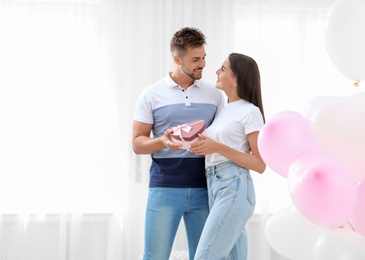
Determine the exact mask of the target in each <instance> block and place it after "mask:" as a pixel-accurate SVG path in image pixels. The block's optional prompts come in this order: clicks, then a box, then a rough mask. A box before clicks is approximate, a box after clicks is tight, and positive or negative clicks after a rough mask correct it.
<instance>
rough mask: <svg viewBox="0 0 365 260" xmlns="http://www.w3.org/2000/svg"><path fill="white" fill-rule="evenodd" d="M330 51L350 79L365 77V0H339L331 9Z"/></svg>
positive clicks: (327, 41) (327, 36)
mask: <svg viewBox="0 0 365 260" xmlns="http://www.w3.org/2000/svg"><path fill="white" fill-rule="evenodd" d="M324 41H325V44H326V48H327V52H328V54H329V56H330V58H331V60H332V62H333V63H334V64H335V66H336V67H337V69H338V70H339V71H340V72H341V73H342V74H343V75H344V76H345V77H347V78H348V79H350V80H354V81H357V80H364V79H365V51H364V46H365V1H364V0H338V1H336V2H335V3H334V4H332V6H331V7H330V9H329V12H328V15H327V20H326V24H325V31H324Z"/></svg>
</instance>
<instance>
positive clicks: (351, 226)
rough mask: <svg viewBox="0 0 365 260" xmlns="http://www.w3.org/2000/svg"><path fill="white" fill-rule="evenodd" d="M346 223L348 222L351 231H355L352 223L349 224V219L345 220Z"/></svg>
mask: <svg viewBox="0 0 365 260" xmlns="http://www.w3.org/2000/svg"><path fill="white" fill-rule="evenodd" d="M347 224H349V226H350V228H351V229H352V231H355V228H354V226H353V225H351V223H350V221H347Z"/></svg>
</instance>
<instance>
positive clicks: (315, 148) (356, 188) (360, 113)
mask: <svg viewBox="0 0 365 260" xmlns="http://www.w3.org/2000/svg"><path fill="white" fill-rule="evenodd" d="M363 94H364V95H365V92H364V93H359V94H356V95H353V96H349V97H331V96H323V97H318V98H315V99H313V100H312V101H311V102H309V103H308V104H307V105H306V107H305V109H304V110H305V112H304V114H301V113H298V112H295V111H282V112H279V113H277V114H276V115H274V116H273V117H271V118H270V119H269V120H268V121H267V123H266V124H265V125H264V127H263V129H262V130H261V132H260V134H259V138H258V145H259V149H260V153H261V156H262V158H263V160H264V161H265V162H266V164H267V165H268V166H269V167H270V168H271V169H272V170H274V171H275V172H276V173H278V174H279V175H281V176H283V177H284V178H287V180H288V187H289V193H290V196H291V199H292V201H293V207H294V209H291V210H286V211H283V212H281V213H276V214H278V215H276V214H274V215H273V216H272V217H271V218H273V219H271V218H270V219H269V221H268V223H267V226H266V234H267V239H268V241H269V244H271V242H272V243H273V244H271V246H272V247H273V248H274V249H275V250H276V251H278V252H279V253H281V254H283V255H284V256H286V257H289V256H290V257H289V258H290V259H306V260H308V259H318V260H327V259H331V260H334V259H340V258H338V257H339V256H340V255H344V254H346V255H347V256H348V257H349V258H346V259H365V162H364V155H365V138H364V133H365V120H364V119H365V104H362V102H360V101H359V100H360V96H362V95H363ZM293 211H297V213H296V212H293ZM288 214H289V215H292V216H294V217H296V218H297V220H296V221H297V223H295V224H293V225H292V226H290V225H288V223H290V221H289V222H288V223H285V222H282V224H283V225H285V226H280V224H275V223H278V222H279V223H281V220H280V219H278V216H281V218H282V217H283V215H284V219H285V218H288V216H286V217H285V215H288ZM299 214H300V215H301V216H303V217H304V218H305V219H307V220H308V221H309V222H310V223H304V222H305V221H304V220H302V219H298V215H299ZM275 215H276V216H275ZM293 221H294V220H292V221H291V222H293ZM275 225H279V226H280V228H279V230H277V229H278V228H277V227H275ZM316 226H318V227H316ZM304 227H305V228H304ZM320 227H321V228H320ZM341 227H346V228H345V230H341V231H338V229H339V228H341ZM285 229H287V232H289V233H293V232H297V236H296V237H300V238H301V239H299V240H296V239H295V240H294V239H293V236H292V235H289V233H288V237H287V239H288V241H287V242H288V243H290V245H291V246H290V247H289V248H292V249H293V248H294V249H295V248H296V247H295V246H293V243H296V242H298V243H300V244H299V245H298V246H299V247H300V250H298V249H297V248H296V249H295V250H294V249H293V251H291V252H295V253H294V254H295V257H293V255H291V254H289V255H285V252H286V250H288V249H287V247H288V244H286V245H282V246H281V247H280V245H279V246H278V243H279V242H280V241H283V240H282V238H283V235H284V234H285V231H284V230H285ZM298 229H301V231H299V230H298ZM296 230H297V231H296ZM313 230H314V231H313ZM335 230H336V231H335ZM325 231H333V232H332V233H326V232H325ZM310 232H313V234H312V233H310ZM346 232H347V233H346ZM321 233H323V235H322V236H320V235H321ZM341 234H342V235H341ZM315 235H316V236H317V237H315ZM279 238H281V239H279ZM306 238H307V239H309V238H310V239H314V238H316V239H317V240H316V241H317V242H315V240H314V241H307V244H308V243H309V244H313V245H312V246H313V248H316V249H315V252H317V253H316V254H317V255H323V257H322V258H313V257H308V254H305V253H304V252H303V250H304V249H305V248H306V247H303V244H305V243H304V242H303V239H306ZM332 240H334V241H335V242H331V241H332ZM342 240H344V241H342ZM336 241H337V242H336ZM338 241H341V243H340V242H338ZM351 241H352V242H351ZM361 241H362V242H361ZM342 242H346V243H345V244H342ZM314 243H315V244H314ZM337 243H339V244H341V246H337ZM349 243H350V244H349ZM327 244H329V245H327ZM314 245H316V246H314ZM335 245H336V246H335ZM345 245H347V247H346V246H345ZM360 245H361V247H357V246H360ZM313 248H312V249H313ZM333 248H336V250H340V249H341V248H342V249H343V250H346V251H345V252H341V254H338V256H337V258H336V257H335V258H333V257H329V255H328V254H329V253H330V254H331V256H332V253H333ZM349 248H352V249H351V250H349ZM329 249H331V250H329ZM313 250H314V249H313ZM313 250H310V251H309V253H310V254H312V253H313V252H312V251H313ZM323 250H324V251H326V250H327V251H328V250H329V251H328V252H327V251H326V252H327V253H323V252H322V251H323ZM307 253H308V252H307ZM297 254H298V255H297ZM354 254H356V255H354ZM360 256H361V257H360ZM356 257H357V258H356ZM359 257H360V258H359Z"/></svg>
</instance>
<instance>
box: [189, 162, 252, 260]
mask: <svg viewBox="0 0 365 260" xmlns="http://www.w3.org/2000/svg"><path fill="white" fill-rule="evenodd" d="M206 175H207V183H208V196H209V208H210V213H209V216H208V219H207V221H206V223H205V226H204V229H203V232H202V235H201V237H200V241H199V244H198V248H197V251H196V254H195V258H194V259H195V260H203V259H206V260H217V259H222V260H223V259H224V260H226V259H235V260H245V259H246V258H247V235H246V230H245V225H246V223H247V221H248V219H249V218H250V217H251V216H252V214H253V212H254V209H255V204H256V196H255V190H254V185H253V181H252V178H251V176H250V173H249V170H247V169H245V168H242V167H240V166H238V165H236V164H234V163H232V162H224V163H221V164H218V165H216V166H212V167H208V168H207V169H206Z"/></svg>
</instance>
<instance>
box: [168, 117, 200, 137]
mask: <svg viewBox="0 0 365 260" xmlns="http://www.w3.org/2000/svg"><path fill="white" fill-rule="evenodd" d="M200 122H201V120H199V121H197V122H195V123H192V124H190V123H188V124H183V125H178V126H174V127H173V128H172V130H173V131H174V134H176V135H178V136H179V137H180V138H181V140H183V141H185V140H184V138H183V137H182V131H184V132H186V133H189V132H190V131H191V129H193V128H192V127H191V126H192V125H195V124H198V123H200ZM189 124H190V125H189Z"/></svg>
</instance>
